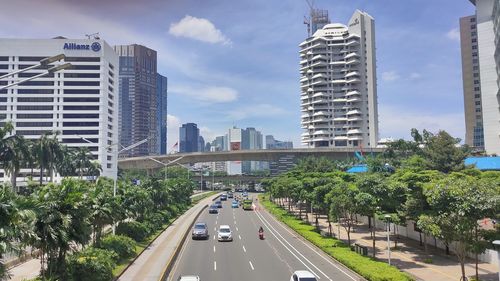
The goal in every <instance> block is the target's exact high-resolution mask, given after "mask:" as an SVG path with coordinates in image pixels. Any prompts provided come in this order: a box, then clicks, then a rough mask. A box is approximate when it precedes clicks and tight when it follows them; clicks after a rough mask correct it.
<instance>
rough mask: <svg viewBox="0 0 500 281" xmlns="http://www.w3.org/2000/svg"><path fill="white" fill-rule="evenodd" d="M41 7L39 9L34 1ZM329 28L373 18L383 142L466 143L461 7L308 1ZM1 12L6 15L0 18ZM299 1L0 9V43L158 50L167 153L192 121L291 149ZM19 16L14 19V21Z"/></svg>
mask: <svg viewBox="0 0 500 281" xmlns="http://www.w3.org/2000/svg"><path fill="white" fill-rule="evenodd" d="M41 2H43V4H41ZM315 5H316V6H317V7H318V8H322V9H328V10H329V14H330V19H331V21H332V22H340V23H344V24H345V23H347V21H348V20H349V18H350V17H351V15H352V13H353V12H354V11H355V10H356V9H361V10H364V11H366V12H368V13H369V14H370V15H372V16H373V17H374V18H375V25H376V44H377V63H378V66H377V75H378V105H379V128H380V136H381V137H395V138H396V137H397V138H399V137H405V138H408V137H409V132H410V129H411V128H413V127H416V128H419V129H424V128H426V129H428V130H430V131H434V132H436V131H437V130H439V129H444V130H447V131H448V132H450V133H451V134H452V135H454V136H456V137H460V138H462V139H463V138H464V131H465V128H464V126H465V125H464V117H463V95H462V80H461V61H460V43H459V33H458V20H459V18H460V17H462V16H467V15H471V14H473V13H474V9H473V6H472V4H470V2H469V1H467V0H439V1H422V0H403V1H401V0H376V1H373V0H364V1H361V0H335V1H332V0H329V1H328V0H316V2H315ZM6 11H9V12H8V13H6ZM307 12H308V6H307V4H306V1H305V0H304V1H301V0H279V1H278V0H244V1H240V0H157V1H153V0H143V1H132V0H121V1H118V0H112V1H109V0H107V1H104V0H99V1H97V0H87V1H81V0H79V1H76V0H46V1H35V0H32V1H28V0H16V1H2V17H1V18H0V26H2V28H1V29H0V37H6V38H51V37H55V36H58V35H62V36H65V37H68V38H84V35H85V34H88V33H94V32H100V34H101V37H102V38H103V39H105V40H106V41H107V42H108V43H109V44H110V45H116V44H132V43H137V44H142V45H145V46H147V47H150V48H153V49H156V50H157V51H158V59H159V63H158V71H159V72H160V73H161V74H163V75H166V76H167V77H168V78H169V85H168V87H169V105H168V110H169V125H170V128H169V147H170V146H171V145H172V144H174V143H175V142H176V141H177V137H178V126H179V125H180V124H182V123H187V122H194V123H197V124H198V126H199V127H200V128H201V132H202V135H203V136H204V137H205V139H206V140H209V141H211V140H212V139H213V138H214V137H215V136H217V135H222V134H224V133H225V132H227V129H228V128H230V127H231V126H233V125H235V126H238V127H242V128H244V127H255V128H257V129H259V130H261V131H262V133H263V134H272V135H274V136H275V138H277V139H280V140H292V141H294V144H295V145H296V146H298V145H300V134H301V133H302V131H301V129H300V115H301V114H300V87H299V54H298V50H299V48H298V44H299V43H300V42H302V41H303V40H304V39H305V38H306V33H307V32H306V27H305V25H304V24H303V16H304V15H306V14H307ZM19 15H23V17H22V18H21V19H20V18H19Z"/></svg>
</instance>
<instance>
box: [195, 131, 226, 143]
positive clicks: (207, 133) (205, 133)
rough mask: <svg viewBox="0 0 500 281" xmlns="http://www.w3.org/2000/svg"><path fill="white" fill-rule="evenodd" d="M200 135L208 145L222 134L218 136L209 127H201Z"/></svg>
mask: <svg viewBox="0 0 500 281" xmlns="http://www.w3.org/2000/svg"><path fill="white" fill-rule="evenodd" d="M200 135H201V136H202V137H203V138H204V139H205V143H207V142H211V141H213V140H214V139H215V137H217V136H220V135H221V134H217V133H216V132H214V131H212V130H211V129H210V128H208V127H200Z"/></svg>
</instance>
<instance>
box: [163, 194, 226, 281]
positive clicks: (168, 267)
mask: <svg viewBox="0 0 500 281" xmlns="http://www.w3.org/2000/svg"><path fill="white" fill-rule="evenodd" d="M219 196H220V195H217V196H216V197H214V198H213V199H212V201H215V200H216V199H217V198H219ZM207 207H208V205H205V206H204V207H203V208H202V209H201V210H200V211H199V212H198V214H197V215H196V217H195V218H194V220H193V221H192V222H191V224H190V225H189V227H188V229H187V230H186V232H185V233H184V234H183V235H182V239H181V241H180V242H179V243H178V244H177V245H176V246H175V250H174V254H173V255H171V256H170V259H169V260H168V262H167V264H166V265H165V268H164V269H163V273H162V274H161V277H160V280H159V281H167V278H168V276H169V274H170V271H171V270H172V267H173V266H174V264H175V261H176V260H177V257H178V256H179V253H180V252H181V249H182V245H184V242H186V239H187V237H188V236H189V233H190V232H191V228H193V225H194V223H195V222H196V220H197V219H198V217H199V216H200V215H201V213H203V211H204V210H205V209H206V208H207Z"/></svg>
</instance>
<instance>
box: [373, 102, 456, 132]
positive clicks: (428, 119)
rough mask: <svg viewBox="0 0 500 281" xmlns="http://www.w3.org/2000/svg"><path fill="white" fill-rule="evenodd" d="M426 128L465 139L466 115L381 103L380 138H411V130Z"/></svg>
mask: <svg viewBox="0 0 500 281" xmlns="http://www.w3.org/2000/svg"><path fill="white" fill-rule="evenodd" d="M412 128H417V129H419V130H423V129H426V130H428V131H430V132H433V133H437V132H438V131H439V130H445V131H447V132H448V133H449V134H450V135H452V136H453V137H457V138H461V139H462V140H463V139H464V136H465V128H464V116H463V114H460V113H435V112H425V111H424V110H418V111H417V110H415V109H413V108H403V107H395V106H383V105H379V130H380V135H379V138H385V137H393V138H405V139H409V137H410V130H411V129H412Z"/></svg>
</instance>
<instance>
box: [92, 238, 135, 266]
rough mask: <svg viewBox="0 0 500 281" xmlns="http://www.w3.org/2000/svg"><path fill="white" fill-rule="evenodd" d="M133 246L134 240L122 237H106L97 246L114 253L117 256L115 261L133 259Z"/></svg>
mask: <svg viewBox="0 0 500 281" xmlns="http://www.w3.org/2000/svg"><path fill="white" fill-rule="evenodd" d="M135 246H136V242H135V241H134V239H132V238H130V237H127V236H124V235H108V236H106V237H105V238H104V239H102V240H101V243H100V244H99V248H101V249H104V250H108V251H113V252H115V253H116V255H117V260H116V261H118V260H120V259H126V258H130V257H133V256H134V255H135Z"/></svg>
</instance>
